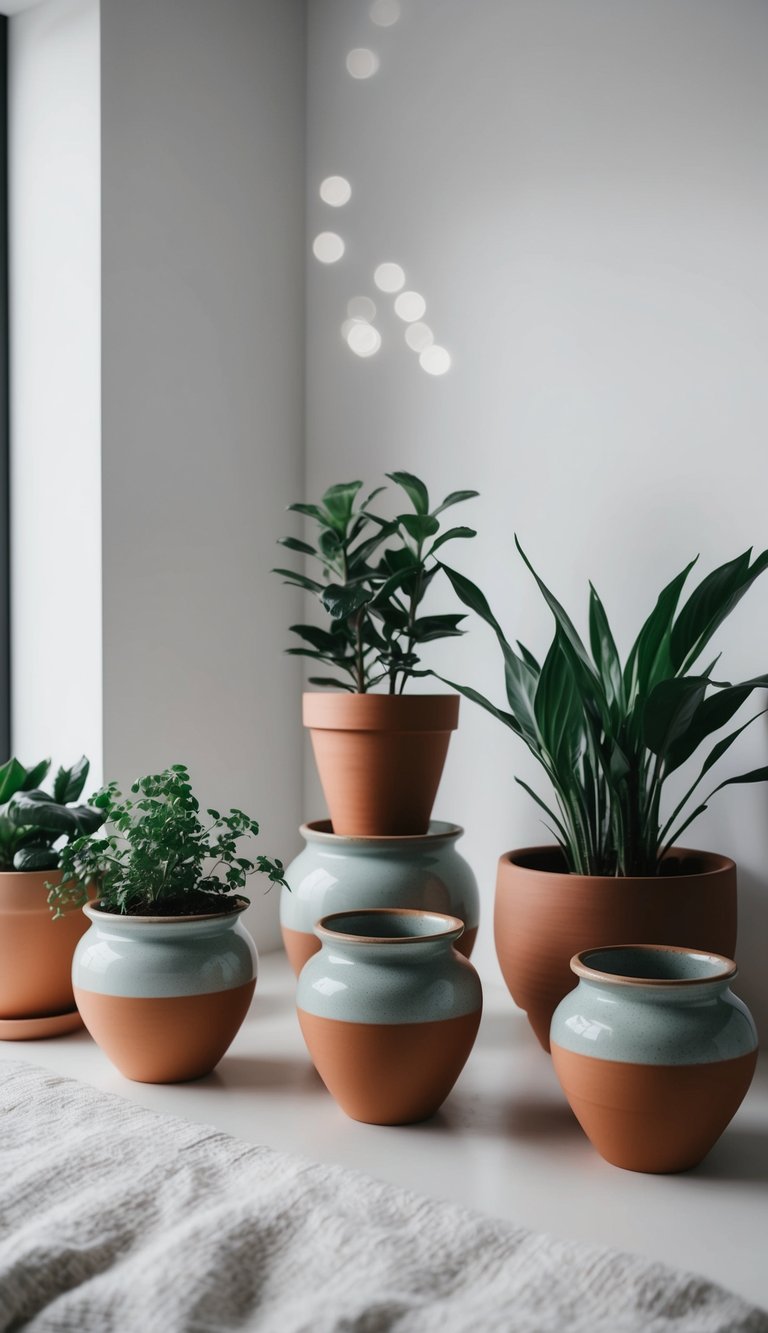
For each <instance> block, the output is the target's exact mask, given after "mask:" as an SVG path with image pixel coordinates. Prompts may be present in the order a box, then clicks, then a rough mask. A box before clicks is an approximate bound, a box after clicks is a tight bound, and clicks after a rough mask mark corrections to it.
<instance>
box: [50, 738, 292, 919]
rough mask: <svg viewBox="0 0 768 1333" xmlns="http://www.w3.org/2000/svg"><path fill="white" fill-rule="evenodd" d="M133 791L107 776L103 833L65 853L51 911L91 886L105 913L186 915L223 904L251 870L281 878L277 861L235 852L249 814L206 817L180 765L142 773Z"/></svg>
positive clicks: (100, 796)
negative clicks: (125, 790) (125, 792)
mask: <svg viewBox="0 0 768 1333" xmlns="http://www.w3.org/2000/svg"><path fill="white" fill-rule="evenodd" d="M131 793H132V795H133V796H135V798H136V799H135V800H134V799H131V797H127V798H126V797H123V795H122V793H121V792H120V791H119V790H118V788H117V785H116V784H115V783H114V782H111V783H110V784H109V786H107V787H104V788H102V790H101V791H100V792H98V793H97V795H96V796H95V797H94V805H95V806H96V807H97V809H98V810H99V811H100V812H101V813H102V817H103V819H104V820H105V821H106V825H107V833H106V836H105V837H99V838H95V837H93V836H92V835H91V836H85V837H81V838H76V839H75V840H74V842H72V843H70V844H69V845H68V846H67V847H65V848H64V850H63V851H62V853H61V871H62V882H61V884H54V885H50V886H49V897H48V901H49V903H50V904H51V907H52V908H54V909H55V912H54V915H55V916H57V917H58V916H61V915H63V913H64V912H65V911H66V910H68V909H72V908H79V907H82V906H83V904H84V903H85V902H87V900H88V897H89V892H90V890H91V889H94V890H95V892H96V895H97V896H98V899H99V906H100V908H101V909H102V910H103V911H106V912H116V913H124V914H125V913H128V914H130V915H133V916H183V915H196V914H199V913H201V912H206V911H222V910H226V909H227V906H228V905H229V904H232V905H234V903H236V902H237V901H238V900H239V895H240V894H241V892H242V890H243V889H244V887H245V884H246V880H247V879H248V876H249V875H252V874H254V873H255V872H256V871H259V872H261V873H263V874H265V875H267V877H268V879H269V883H270V885H272V884H285V880H284V879H283V864H282V862H281V861H277V860H275V861H270V860H269V859H268V858H267V857H266V856H257V857H255V858H254V860H251V859H249V858H248V857H245V856H242V855H240V854H239V848H240V843H241V841H242V840H243V839H244V838H252V837H255V836H256V835H257V834H258V832H259V826H258V824H257V823H256V821H255V820H254V819H251V818H250V816H249V815H246V814H245V813H244V812H243V811H242V810H237V809H235V810H230V811H229V814H226V815H224V814H220V813H219V811H218V810H207V811H206V812H205V813H206V814H207V816H208V819H207V821H206V822H205V823H204V822H203V820H202V819H201V818H200V806H199V803H198V801H197V800H196V798H195V796H194V795H193V792H192V787H191V784H190V780H189V772H188V770H187V769H186V768H185V766H184V765H183V764H174V765H173V766H172V767H171V768H168V769H166V770H165V771H164V772H162V773H156V774H153V775H150V776H148V777H144V778H139V780H138V781H137V782H134V784H133V786H132V787H131Z"/></svg>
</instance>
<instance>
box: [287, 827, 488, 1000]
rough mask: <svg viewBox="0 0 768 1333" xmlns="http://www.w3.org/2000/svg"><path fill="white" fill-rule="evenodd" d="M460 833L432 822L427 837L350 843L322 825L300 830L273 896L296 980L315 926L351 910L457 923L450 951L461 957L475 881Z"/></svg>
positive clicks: (472, 931)
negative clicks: (441, 917)
mask: <svg viewBox="0 0 768 1333" xmlns="http://www.w3.org/2000/svg"><path fill="white" fill-rule="evenodd" d="M463 832H464V830H463V829H462V828H459V825H458V824H444V823H441V822H439V821H438V820H433V821H432V822H431V823H430V825H429V830H428V832H427V833H423V834H412V835H411V836H409V837H405V838H353V837H344V836H343V835H341V834H338V833H333V832H332V831H331V823H330V820H327V819H320V820H315V821H314V822H313V823H311V824H304V825H302V828H301V836H302V838H303V839H304V841H305V843H306V847H305V849H304V851H303V852H300V853H299V855H298V856H297V857H296V859H295V861H293V862H292V864H291V865H290V866H289V867H288V869H287V870H286V872H285V877H286V880H287V881H288V883H289V884H290V886H291V887H290V891H289V890H288V889H283V891H282V894H281V897H280V924H281V926H282V930H283V942H284V944H285V951H286V953H287V954H288V957H289V959H290V961H291V964H292V966H293V970H294V972H295V973H296V975H297V976H298V974H299V972H300V971H301V969H302V967H303V966H304V964H305V963H306V961H307V959H308V958H311V956H312V954H313V953H316V952H317V950H318V949H319V948H320V941H319V939H318V938H317V936H316V935H315V925H316V923H317V922H318V921H319V920H320V918H321V917H323V916H327V915H328V914H329V913H331V912H342V911H344V912H348V911H352V910H353V909H355V908H358V907H417V908H422V909H424V910H426V911H429V912H445V913H447V914H448V915H449V916H457V917H459V919H460V920H461V921H463V922H464V933H463V935H462V936H461V938H460V939H459V940H458V941H457V943H456V948H457V949H458V950H459V952H460V953H463V954H464V956H465V957H466V958H469V956H470V954H471V953H472V947H473V945H474V943H475V936H476V935H477V925H478V920H479V916H480V898H479V895H478V892H477V881H476V879H475V876H474V875H473V873H472V871H471V869H470V867H469V866H468V865H467V862H466V861H465V860H464V858H463V857H462V856H460V855H459V852H458V850H457V847H456V844H457V842H458V840H459V838H460V837H461V836H462V834H463Z"/></svg>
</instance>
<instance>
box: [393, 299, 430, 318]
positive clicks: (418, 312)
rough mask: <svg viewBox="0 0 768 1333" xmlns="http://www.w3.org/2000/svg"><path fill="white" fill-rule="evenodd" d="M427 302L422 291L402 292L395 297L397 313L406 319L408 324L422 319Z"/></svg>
mask: <svg viewBox="0 0 768 1333" xmlns="http://www.w3.org/2000/svg"><path fill="white" fill-rule="evenodd" d="M426 308H427V303H426V301H425V300H424V297H423V296H422V295H421V293H420V292H401V293H400V295H399V296H398V297H396V298H395V314H396V315H399V316H400V318H401V319H404V320H405V322H406V324H414V323H416V322H417V321H418V320H420V319H421V317H422V315H423V314H424V312H425V310H426Z"/></svg>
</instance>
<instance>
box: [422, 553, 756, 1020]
mask: <svg viewBox="0 0 768 1333" xmlns="http://www.w3.org/2000/svg"><path fill="white" fill-rule="evenodd" d="M518 550H519V552H520V555H521V556H522V558H523V560H524V561H525V563H526V565H527V567H528V569H529V570H530V571H531V574H532V575H533V577H534V579H535V581H536V584H537V586H538V588H539V590H540V592H541V594H542V596H543V597H544V600H545V601H546V603H547V605H548V607H549V609H550V611H551V612H552V615H553V618H554V622H555V630H554V636H553V638H552V642H551V644H550V646H549V649H548V651H547V653H546V656H545V657H544V659H543V662H542V663H541V664H539V661H538V660H537V658H536V657H535V656H534V654H533V653H532V652H531V651H530V650H529V649H528V648H526V647H525V646H524V645H523V644H520V643H518V644H517V645H516V646H515V647H513V646H512V644H511V643H510V642H509V640H508V639H507V637H506V635H505V634H504V631H503V630H502V627H501V625H500V624H499V622H498V620H497V619H496V617H495V615H494V614H493V612H492V610H491V608H490V606H489V604H488V601H487V599H486V598H485V596H484V595H483V593H482V592H481V591H480V589H479V588H478V587H476V585H475V584H474V583H472V582H470V580H469V579H467V578H465V576H464V575H462V574H460V573H458V572H457V571H456V570H454V569H452V568H450V567H448V566H447V565H443V569H444V571H445V573H446V575H447V577H448V578H449V579H450V581H451V584H452V586H453V588H454V590H455V592H456V594H457V596H458V597H459V599H460V601H461V602H462V603H463V604H464V605H465V606H467V607H469V608H470V609H471V610H473V611H474V612H476V614H477V615H479V616H480V618H481V619H482V620H483V621H485V623H486V624H487V625H489V626H490V628H491V629H492V630H493V632H494V634H495V635H496V639H497V642H498V644H499V647H500V649H501V654H502V660H503V665H504V679H505V687H506V706H505V705H502V704H495V703H493V702H491V701H490V700H489V699H487V698H485V697H484V696H483V695H481V694H480V693H478V691H477V690H475V689H473V688H472V687H471V686H466V685H457V684H454V683H453V682H451V681H448V682H446V683H448V684H451V685H452V686H453V688H454V689H456V690H458V691H459V692H460V693H461V694H463V695H465V696H466V697H467V698H469V699H472V700H474V702H476V703H478V704H479V705H480V706H481V707H483V708H484V709H486V711H488V712H489V713H490V714H491V715H492V716H493V717H495V718H497V719H498V720H499V721H500V722H501V723H503V725H504V726H506V727H508V728H509V730H510V731H511V732H513V734H514V735H516V736H517V737H519V738H520V739H521V740H522V741H523V743H524V744H525V745H526V746H527V747H528V749H529V751H530V752H531V754H532V755H533V756H534V758H535V759H536V761H537V762H538V764H539V765H540V766H541V768H542V770H543V772H544V774H545V775H546V777H547V779H548V784H549V787H550V788H551V793H552V795H551V798H550V797H549V796H548V795H546V794H545V795H542V794H541V793H540V792H539V791H537V790H535V789H534V788H533V787H532V786H530V785H529V784H528V783H527V782H524V781H523V780H522V779H520V778H518V779H517V781H518V782H519V783H520V785H521V786H522V787H523V788H524V789H525V790H526V791H527V792H528V794H529V795H530V796H531V797H532V799H533V800H534V801H535V802H536V804H537V805H538V806H539V807H540V808H541V809H542V810H543V811H544V813H545V815H546V821H547V824H548V827H549V829H550V831H551V832H552V834H553V837H554V838H555V840H556V844H557V846H556V848H555V849H546V848H539V849H527V850H525V851H523V852H519V853H516V852H512V853H508V854H507V855H506V856H504V857H502V859H501V864H500V870H499V880H498V890H497V905H496V942H497V949H498V952H499V957H500V961H501V964H502V970H503V971H504V973H505V976H506V979H507V982H508V984H509V986H510V989H511V990H512V992H513V995H514V997H515V999H516V1000H517V1001H518V1003H520V1004H521V1006H522V1007H523V1008H526V1009H527V1010H528V1012H529V1017H530V1018H531V1021H532V1023H533V1025H534V1027H535V1028H536V1030H537V1033H538V1035H539V1037H540V1039H541V1040H542V1042H543V1044H546V1042H547V1040H548V1036H547V1034H548V1025H549V1017H550V1016H551V1012H552V1009H553V1008H554V1006H555V1004H556V1003H557V1002H558V1001H559V999H560V998H562V995H563V994H565V993H566V991H567V990H568V989H570V974H569V972H568V960H569V958H570V957H571V955H572V954H574V953H576V952H577V950H578V949H579V948H584V947H591V946H593V945H601V944H620V943H624V942H627V941H629V942H632V941H635V942H637V941H640V942H643V943H666V944H670V943H671V944H676V943H680V944H687V945H692V946H695V947H699V948H708V949H711V950H714V951H716V952H719V953H724V954H726V955H727V956H732V954H733V950H734V947H735V932H736V899H735V892H736V880H735V867H734V865H733V862H732V861H730V860H729V859H728V858H727V857H718V856H716V855H714V854H711V853H700V852H684V851H681V850H680V849H679V848H678V846H677V844H678V842H679V839H680V838H681V837H682V835H683V833H684V832H685V831H686V829H687V828H688V827H689V826H690V825H691V824H692V823H693V822H694V820H695V819H696V818H697V817H698V816H699V815H701V814H702V813H703V812H704V811H705V810H706V809H707V807H708V804H709V801H710V800H711V798H712V797H713V796H714V795H715V794H716V793H717V792H719V791H721V790H722V789H723V788H724V787H728V786H731V785H733V784H735V783H755V782H763V781H765V780H766V779H768V766H761V767H759V768H755V769H751V770H750V771H748V772H744V773H740V774H737V775H734V776H729V777H726V778H724V779H723V780H722V781H720V782H719V783H717V784H716V785H715V786H714V787H713V788H712V789H711V790H710V791H709V792H708V793H707V794H706V795H705V796H704V797H703V799H702V798H701V797H700V796H699V794H698V793H699V792H700V790H701V787H702V784H703V783H704V780H705V779H706V777H707V775H708V774H709V772H710V770H711V769H712V768H713V767H714V765H715V764H716V763H717V762H718V761H719V760H720V759H721V758H723V756H724V755H725V754H726V753H727V752H728V751H729V750H730V749H731V746H733V745H735V743H736V742H737V741H738V739H739V737H740V736H741V735H742V733H743V732H744V731H745V730H746V729H747V728H748V727H749V726H751V725H752V724H753V723H754V722H755V721H756V720H757V718H758V717H760V716H761V715H762V713H763V712H764V711H765V710H764V709H760V710H759V711H757V712H756V713H754V715H753V716H752V717H750V718H748V719H747V720H746V721H744V722H740V723H739V724H738V725H736V726H734V727H733V728H732V729H730V730H726V728H728V725H729V723H730V722H731V721H732V719H734V717H735V715H736V713H737V712H738V710H739V709H740V708H741V706H742V705H743V704H744V703H746V701H747V700H748V699H749V698H750V696H751V695H752V694H753V692H754V691H755V690H757V689H762V688H765V687H766V686H767V685H768V675H758V676H754V677H751V678H749V679H747V680H743V681H739V682H732V681H728V680H723V679H722V674H723V673H722V668H721V667H720V657H719V655H718V656H716V657H714V658H713V659H711V660H707V656H706V654H707V649H708V647H709V645H710V643H711V640H712V638H713V636H714V635H715V633H716V631H717V630H718V629H719V628H720V626H721V625H722V624H723V622H724V621H725V620H726V619H727V617H728V616H729V614H730V613H731V611H732V610H733V609H734V607H735V606H736V605H737V604H738V603H739V601H740V600H741V598H742V597H743V596H744V594H745V593H746V592H747V591H748V590H749V588H750V587H751V586H752V584H753V583H754V582H755V580H756V579H757V578H758V577H759V576H760V575H761V574H762V573H763V571H764V570H765V569H766V567H768V551H763V552H761V553H760V554H759V555H758V556H756V557H755V558H754V559H753V558H752V552H751V550H750V551H745V552H744V553H743V554H742V555H739V556H737V557H736V558H735V559H733V560H729V561H727V562H726V563H725V564H723V565H721V566H719V567H718V568H717V569H715V570H713V571H712V572H711V573H709V574H707V575H706V576H705V577H704V578H703V579H702V580H701V582H700V583H698V584H697V585H696V587H694V588H693V590H692V591H691V592H690V593H689V594H688V596H687V597H686V598H685V599H684V600H683V601H682V603H681V597H682V595H683V589H684V586H685V584H686V581H687V580H688V577H689V575H690V573H691V570H692V569H693V567H694V565H695V563H696V562H695V561H691V563H690V564H688V565H686V567H685V569H683V570H681V572H680V573H679V574H677V575H676V576H675V577H674V578H673V579H672V580H671V581H670V582H669V583H668V584H667V585H666V587H665V588H664V589H663V590H662V592H661V593H660V594H659V597H658V599H657V601H656V605H655V606H654V608H653V610H652V611H651V613H650V615H649V616H648V617H647V619H646V620H645V622H644V623H643V625H642V626H641V628H640V631H639V633H638V635H637V637H636V639H635V641H634V643H633V645H632V647H631V649H630V651H629V654H628V656H627V657H626V660H624V661H622V659H621V656H620V654H619V651H618V649H617V647H616V642H615V639H614V636H613V633H612V631H611V627H610V624H609V621H608V617H607V615H606V612H605V609H604V607H603V604H602V602H601V600H600V597H599V596H598V594H597V591H596V590H595V588H594V587H593V586H592V585H590V595H589V645H588V646H587V645H586V644H585V643H584V642H583V640H582V638H581V637H580V635H579V633H578V632H577V630H576V628H575V626H574V624H573V621H572V620H571V619H570V617H569V616H568V614H567V612H566V611H565V610H564V608H563V606H562V605H561V604H560V602H559V601H558V600H557V598H556V597H555V596H554V594H553V593H552V592H551V591H550V589H549V588H548V587H547V586H546V584H545V583H544V582H543V580H542V579H541V578H540V577H539V575H538V574H537V573H536V571H535V570H534V568H533V566H532V565H531V563H530V561H529V560H528V558H527V556H526V555H525V553H524V551H523V550H522V548H521V547H520V545H519V543H518ZM706 742H709V748H708V749H707V750H706V752H705V754H704V758H703V760H701V761H700V763H699V767H698V771H697V772H696V773H695V775H694V776H693V778H692V780H689V781H688V782H687V783H686V784H685V789H684V792H683V795H682V797H681V798H680V799H677V800H674V801H673V802H667V801H665V799H664V796H665V787H666V784H667V783H668V781H669V779H670V778H671V777H672V776H673V775H674V774H678V773H679V771H680V770H682V769H683V767H684V765H686V764H687V762H688V761H689V760H691V759H693V757H694V756H695V755H696V752H697V751H698V750H699V747H700V746H702V745H704V744H705V743H706ZM670 805H671V808H669V807H670ZM609 937H610V938H609Z"/></svg>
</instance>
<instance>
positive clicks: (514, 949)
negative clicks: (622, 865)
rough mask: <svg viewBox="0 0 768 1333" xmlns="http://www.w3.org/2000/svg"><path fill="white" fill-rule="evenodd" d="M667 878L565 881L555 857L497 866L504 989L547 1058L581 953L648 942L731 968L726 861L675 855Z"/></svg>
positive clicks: (732, 875)
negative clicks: (719, 959) (681, 948)
mask: <svg viewBox="0 0 768 1333" xmlns="http://www.w3.org/2000/svg"><path fill="white" fill-rule="evenodd" d="M665 865H668V867H669V871H670V873H669V874H665V875H656V876H653V877H642V876H630V877H629V878H626V879H619V878H617V877H615V876H593V877H591V876H587V875H569V874H568V873H567V871H566V869H565V862H564V860H563V856H562V853H561V852H560V850H559V849H558V848H556V847H527V848H525V849H523V850H521V851H516V852H507V853H506V855H505V856H502V858H501V860H500V862H499V870H498V877H497V881H496V905H495V910H494V935H495V938H496V952H497V954H498V958H499V963H500V965H501V970H502V973H503V975H504V980H505V981H506V983H507V986H508V988H509V991H510V994H511V996H512V999H513V1000H514V1001H515V1004H517V1005H519V1007H520V1008H521V1009H524V1010H525V1012H526V1013H527V1015H528V1020H529V1022H530V1024H531V1027H532V1028H533V1030H534V1032H535V1033H536V1036H537V1037H538V1039H539V1041H540V1042H541V1045H542V1046H543V1047H544V1049H545V1050H546V1051H548V1050H549V1025H550V1023H551V1021H552V1014H553V1013H554V1011H555V1009H556V1007H557V1005H558V1004H559V1003H560V1001H561V1000H562V998H563V996H564V995H566V994H567V993H568V991H569V990H570V989H571V986H572V985H573V979H572V976H571V971H570V960H571V958H572V957H573V955H574V954H575V953H578V951H579V950H580V949H588V948H593V947H596V946H597V945H600V944H613V943H615V941H616V940H633V939H634V940H637V939H640V940H645V941H646V942H647V943H648V944H680V945H686V946H690V947H693V948H696V949H703V950H705V951H708V952H712V953H720V954H724V955H725V956H726V957H727V958H732V957H733V955H734V953H735V950H736V867H735V865H734V863H733V861H731V860H730V859H729V858H728V857H727V856H717V855H715V854H714V853H712V852H697V851H686V850H684V849H682V848H675V849H674V850H673V851H671V852H670V853H669V855H668V857H667V858H666V861H665Z"/></svg>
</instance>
